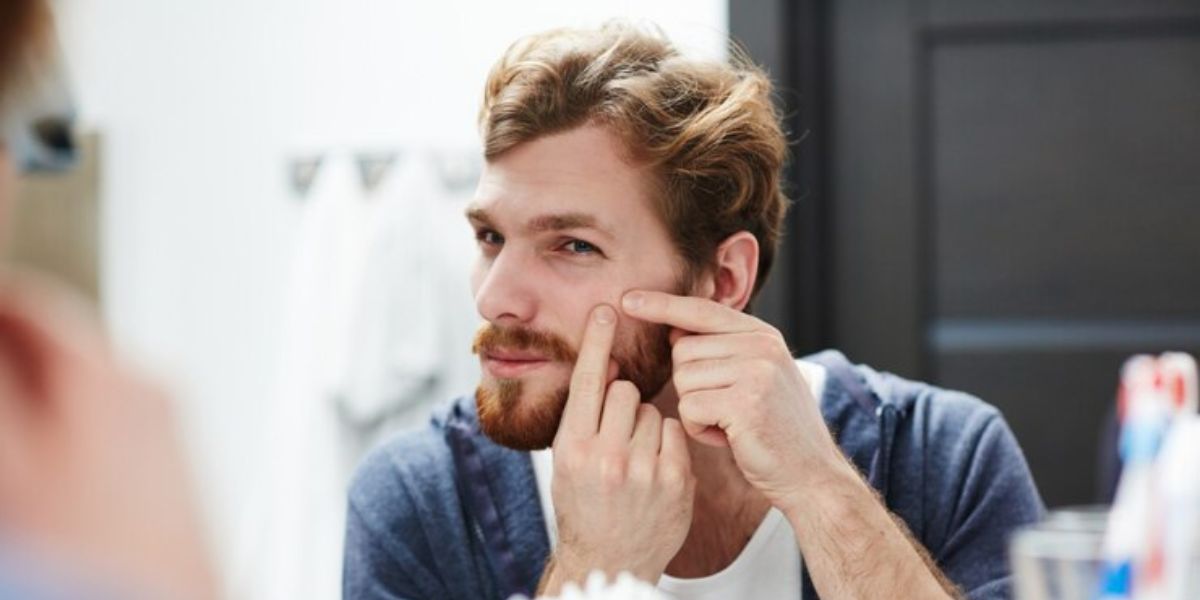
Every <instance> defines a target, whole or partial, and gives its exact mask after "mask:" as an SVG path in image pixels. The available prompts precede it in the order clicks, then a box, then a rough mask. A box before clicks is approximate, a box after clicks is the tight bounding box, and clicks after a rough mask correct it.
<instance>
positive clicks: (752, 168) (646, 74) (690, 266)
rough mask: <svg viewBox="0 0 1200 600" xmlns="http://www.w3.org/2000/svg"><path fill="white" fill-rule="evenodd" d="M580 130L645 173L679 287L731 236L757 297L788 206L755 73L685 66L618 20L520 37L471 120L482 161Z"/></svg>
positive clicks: (766, 83)
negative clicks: (742, 241)
mask: <svg viewBox="0 0 1200 600" xmlns="http://www.w3.org/2000/svg"><path fill="white" fill-rule="evenodd" d="M589 123H596V124H600V125H602V126H605V127H608V128H610V130H611V131H613V132H614V133H615V134H617V135H618V136H619V137H620V138H621V139H622V141H623V145H624V148H625V150H626V153H627V154H628V159H629V160H630V161H631V162H632V163H634V164H638V165H647V166H650V167H651V168H652V169H653V172H654V173H655V174H656V179H657V181H655V182H653V183H654V188H655V189H656V190H657V191H658V192H659V193H657V194H656V196H657V202H656V204H657V206H656V208H657V210H658V212H659V215H660V217H661V218H662V219H663V221H664V223H666V224H667V226H668V227H667V228H668V230H669V231H670V232H671V235H672V236H673V237H674V243H675V246H676V248H678V250H679V252H680V256H681V257H682V259H683V261H684V266H685V267H686V268H687V273H686V274H685V276H686V277H687V278H688V279H690V278H691V277H692V276H694V275H696V274H698V273H699V272H700V271H702V270H704V269H708V268H711V267H712V266H713V261H714V260H715V257H716V249H717V247H718V246H719V245H720V243H721V241H723V240H724V239H725V238H727V237H728V236H730V235H732V234H734V233H737V232H738V231H743V230H744V231H749V232H750V233H751V234H753V235H754V237H755V238H757V240H758V243H759V247H760V254H759V261H758V277H757V281H756V282H755V287H754V290H753V293H752V296H751V297H752V298H753V295H757V293H758V291H759V290H760V289H761V287H762V285H763V282H765V281H766V277H767V275H768V273H769V272H770V269H771V265H772V263H773V262H774V258H775V252H776V248H777V246H778V243H779V237H780V232H781V228H782V223H783V217H784V213H785V211H786V209H787V198H786V196H785V195H784V193H783V191H782V190H781V183H780V182H781V172H782V169H783V164H784V161H785V160H786V158H787V142H786V139H785V137H784V134H783V131H782V129H781V126H780V119H779V114H778V112H777V111H776V109H775V106H774V104H773V102H772V98H771V82H770V80H769V79H768V78H767V76H766V75H765V74H764V73H763V72H762V70H760V69H759V68H757V67H755V66H754V65H753V64H752V63H751V62H750V61H749V60H748V59H746V58H745V56H744V54H743V53H740V52H736V51H735V57H734V60H733V61H731V64H726V63H722V62H716V61H704V60H697V59H692V58H687V57H685V56H683V55H682V54H680V52H679V51H678V50H676V48H675V47H674V46H673V45H672V44H671V42H670V41H669V40H668V39H667V38H666V37H665V36H664V35H663V34H662V33H661V32H660V31H657V30H649V29H646V28H641V27H636V26H633V25H630V24H627V23H622V22H612V23H609V24H606V25H604V26H603V27H601V28H599V29H590V30H580V29H557V30H552V31H548V32H545V33H540V34H535V35H531V36H528V37H525V38H523V39H521V40H518V41H517V42H516V43H515V44H513V45H512V46H511V47H509V49H508V50H507V51H506V52H505V54H504V55H503V56H502V57H501V58H500V60H499V61H498V62H497V63H496V64H495V66H494V67H492V70H491V73H490V74H489V76H488V80H487V86H486V88H485V92H484V100H483V106H482V109H481V111H480V129H481V132H482V135H483V142H484V155H485V157H486V158H487V159H488V160H493V159H495V158H497V157H498V156H500V155H501V154H503V153H504V152H506V151H508V150H509V149H511V148H513V147H515V146H517V145H519V144H522V143H524V142H528V141H530V140H533V139H536V138H538V137H541V136H545V135H550V134H554V133H559V132H562V131H566V130H569V129H573V128H575V127H579V126H582V125H585V124H589Z"/></svg>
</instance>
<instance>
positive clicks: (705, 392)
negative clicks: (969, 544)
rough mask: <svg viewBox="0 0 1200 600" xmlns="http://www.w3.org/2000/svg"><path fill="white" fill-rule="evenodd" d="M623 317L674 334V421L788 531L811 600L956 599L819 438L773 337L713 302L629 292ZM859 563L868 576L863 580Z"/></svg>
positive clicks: (814, 409) (829, 441)
mask: <svg viewBox="0 0 1200 600" xmlns="http://www.w3.org/2000/svg"><path fill="white" fill-rule="evenodd" d="M623 305H624V308H625V312H626V313H627V314H629V315H630V316H632V317H635V318H638V319H642V320H644V321H649V322H652V323H663V324H666V325H671V326H673V327H675V328H676V329H680V330H682V331H683V332H682V333H679V332H676V333H675V334H673V335H672V339H673V340H675V342H674V344H673V349H672V353H671V356H672V359H673V363H674V380H673V381H674V384H675V390H676V392H678V394H679V416H680V419H681V420H682V421H683V426H684V428H685V429H686V430H687V432H688V434H690V435H691V436H692V437H693V438H694V439H696V440H699V441H701V442H703V443H707V444H712V445H728V446H729V447H730V449H731V450H732V451H733V457H734V460H735V461H737V465H738V468H739V469H740V470H741V471H742V474H743V476H745V477H746V480H747V481H749V482H750V483H751V484H752V485H753V486H754V487H755V488H756V489H758V491H759V492H761V493H762V494H763V495H764V496H766V497H767V499H768V500H769V501H770V502H771V504H772V505H774V506H775V507H777V508H779V509H780V510H781V511H782V512H783V513H784V514H785V515H787V518H788V521H789V522H790V523H791V524H792V529H793V530H795V532H796V536H797V538H796V539H797V543H798V544H799V545H800V550H801V552H802V554H803V555H804V562H805V565H806V566H807V567H808V568H809V572H810V573H812V576H813V583H814V585H816V588H817V592H818V593H819V594H821V595H822V596H824V597H831V598H880V597H894V598H950V597H956V594H957V590H956V589H955V588H954V585H953V584H952V583H950V582H949V580H947V579H946V578H945V576H944V575H942V574H941V572H940V571H939V570H938V568H937V566H936V565H935V564H934V563H933V561H932V560H931V559H930V558H929V556H928V554H927V553H926V552H925V550H924V549H923V548H922V547H921V546H920V545H919V544H918V543H917V542H916V541H915V540H914V539H912V537H911V535H910V534H909V533H908V530H907V528H906V527H905V526H904V524H903V522H902V521H900V519H898V518H893V517H892V515H890V514H889V513H888V512H887V508H886V507H885V506H884V505H883V503H882V502H880V500H879V498H878V497H877V496H876V495H875V493H874V491H873V490H871V488H870V486H869V485H867V483H866V482H865V481H863V479H862V477H861V476H859V474H858V472H857V471H856V470H855V469H854V467H853V466H852V465H851V464H850V462H849V461H848V460H846V459H845V457H843V456H842V454H841V451H840V450H839V449H838V447H837V444H835V443H834V441H833V438H832V437H831V436H830V434H829V429H828V428H827V427H826V426H825V421H824V419H823V418H822V417H821V411H820V407H819V406H818V405H817V402H816V400H815V399H814V398H813V397H812V392H811V391H809V387H808V384H807V382H805V381H804V378H803V376H801V374H800V370H799V369H798V368H797V367H796V364H795V362H794V361H793V360H792V356H791V353H790V352H789V351H788V348H787V345H786V344H785V343H784V340H783V336H782V335H780V333H779V332H778V331H776V330H775V329H774V328H772V327H771V326H769V325H767V324H766V323H763V322H762V321H760V320H758V319H756V318H754V317H752V316H750V315H747V314H745V313H742V312H738V311H736V310H733V309H732V308H729V307H727V306H724V305H721V304H718V303H716V302H713V301H711V300H707V299H703V298H695V297H683V296H674V295H670V294H663V293H660V292H648V291H638V292H630V293H628V294H626V295H625V298H624V301H623ZM863 564H872V565H876V566H873V567H872V568H871V569H870V572H869V573H864V571H863V569H862V565H863Z"/></svg>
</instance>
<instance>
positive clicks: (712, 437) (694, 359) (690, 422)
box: [623, 291, 849, 513]
mask: <svg viewBox="0 0 1200 600" xmlns="http://www.w3.org/2000/svg"><path fill="white" fill-rule="evenodd" d="M623 304H624V309H625V313H626V314H628V315H630V316H632V317H635V318H638V319H641V320H644V321H648V322H652V323H662V324H665V325H671V326H673V327H675V328H676V329H679V330H682V331H683V332H685V333H684V334H683V335H676V336H672V339H674V340H675V342H674V344H673V349H672V353H671V357H672V361H673V363H674V375H673V383H674V384H675V391H676V392H677V393H678V394H679V416H680V419H681V420H682V421H683V427H684V429H685V430H686V431H687V433H688V434H689V435H691V436H692V438H694V439H696V440H697V441H700V442H703V443H706V444H710V445H714V446H723V445H728V446H730V447H731V449H732V450H733V455H734V459H735V460H736V461H737V464H738V467H739V468H740V469H741V471H742V473H743V475H744V476H745V477H746V479H747V481H749V482H750V483H751V484H752V485H753V486H754V487H755V488H756V489H758V490H759V491H760V492H761V493H762V494H763V495H765V496H766V497H767V499H768V500H769V501H770V502H771V504H772V505H774V506H776V507H778V508H780V509H781V510H783V511H784V512H785V513H786V512H788V511H789V509H790V508H791V506H792V505H793V504H795V503H797V502H798V501H799V499H800V498H801V497H803V490H805V489H812V487H813V485H814V484H815V483H816V482H817V481H819V480H820V478H821V477H822V476H823V474H825V473H830V472H831V470H832V472H844V471H845V470H846V469H847V468H849V467H848V465H847V463H846V461H845V459H844V458H843V457H842V455H841V453H840V451H839V450H838V448H837V445H836V444H835V443H834V442H833V439H832V438H831V437H830V435H829V430H828V428H827V427H826V426H825V421H824V420H823V419H822V417H821V412H820V408H819V407H818V405H817V402H816V400H815V399H814V398H813V397H812V392H811V391H810V390H809V386H808V383H807V382H805V380H804V378H803V376H801V374H800V370H799V369H798V368H797V367H796V364H795V362H794V361H793V359H792V355H791V352H790V351H789V350H788V347H787V344H786V343H785V342H784V340H783V336H782V335H781V334H780V333H779V332H778V331H776V330H775V329H774V328H773V327H771V326H770V325H768V324H766V323H764V322H762V321H760V320H759V319H757V318H755V317H753V316H750V315H748V314H746V313H742V312H739V311H736V310H734V309H732V308H729V307H727V306H724V305H722V304H718V303H717V302H714V301H712V300H707V299H704V298H696V297H686V296H675V295H671V294H664V293H661V292H650V291H637V292H630V293H628V294H626V295H625V298H624V301H623Z"/></svg>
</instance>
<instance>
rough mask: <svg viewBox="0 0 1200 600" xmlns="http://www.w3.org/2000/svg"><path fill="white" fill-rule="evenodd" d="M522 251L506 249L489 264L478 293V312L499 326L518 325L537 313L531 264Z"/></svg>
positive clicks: (526, 321) (476, 298) (476, 294)
mask: <svg viewBox="0 0 1200 600" xmlns="http://www.w3.org/2000/svg"><path fill="white" fill-rule="evenodd" d="M527 263H528V261H527V260H525V259H524V258H523V257H522V256H521V254H520V253H519V252H513V251H509V250H508V249H507V248H506V249H505V250H502V251H501V252H500V254H498V255H497V256H496V258H495V259H493V260H492V262H491V264H490V265H488V266H487V267H486V271H484V274H483V280H482V281H481V282H480V285H479V288H478V289H477V290H476V292H475V308H476V310H478V311H479V315H480V316H482V317H483V318H484V319H487V320H488V321H489V322H492V323H495V324H497V325H519V324H525V323H528V322H530V321H532V320H533V317H534V315H535V314H536V313H537V297H536V294H535V292H534V284H535V283H536V282H535V279H536V278H535V277H534V276H533V273H532V271H533V270H532V268H531V265H529V264H527Z"/></svg>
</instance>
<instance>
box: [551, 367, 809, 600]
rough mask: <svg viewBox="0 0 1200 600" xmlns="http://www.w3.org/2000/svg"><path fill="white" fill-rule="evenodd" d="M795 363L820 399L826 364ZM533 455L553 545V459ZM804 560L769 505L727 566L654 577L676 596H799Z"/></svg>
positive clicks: (686, 599) (710, 599)
mask: <svg viewBox="0 0 1200 600" xmlns="http://www.w3.org/2000/svg"><path fill="white" fill-rule="evenodd" d="M796 366H797V368H799V369H800V370H801V372H803V374H804V378H805V379H806V380H807V381H808V384H809V387H810V389H811V390H812V394H813V398H816V399H817V401H818V402H819V401H820V398H821V393H822V392H823V391H824V390H825V378H826V375H827V374H826V372H825V368H824V367H822V366H821V365H818V364H815V363H811V362H806V361H800V360H797V361H796ZM531 455H532V458H533V474H534V478H535V479H536V480H537V486H538V499H539V500H540V502H541V505H542V514H543V515H545V517H546V533H547V535H549V537H550V546H551V547H552V548H553V547H554V545H555V544H557V543H558V531H557V526H556V525H555V518H554V505H553V503H552V502H551V496H550V481H551V479H552V477H553V474H554V461H553V459H552V458H551V456H550V450H539V451H537V452H532V453H531ZM802 560H803V559H802V558H801V557H800V548H799V547H798V546H797V545H796V534H795V532H794V531H793V530H792V526H791V524H790V523H788V520H787V519H786V518H784V516H783V513H781V512H779V510H778V509H776V508H773V507H772V508H771V509H770V510H769V511H767V516H765V517H763V520H762V523H760V524H759V526H758V529H756V530H755V531H754V535H752V536H751V537H750V541H749V542H747V543H746V547H745V548H743V549H742V551H741V553H739V554H738V555H737V557H736V558H734V560H733V562H732V563H730V564H729V566H727V567H725V568H724V569H722V570H721V571H719V572H717V573H713V574H712V575H709V576H708V577H700V578H695V579H681V578H678V577H671V576H670V575H663V576H662V579H660V580H659V582H658V589H659V590H660V591H662V592H664V593H665V594H667V595H668V596H670V597H672V598H676V599H678V600H717V599H721V600H724V599H726V598H750V597H755V598H800V596H801V590H800V566H801V561H802Z"/></svg>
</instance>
